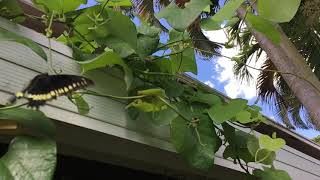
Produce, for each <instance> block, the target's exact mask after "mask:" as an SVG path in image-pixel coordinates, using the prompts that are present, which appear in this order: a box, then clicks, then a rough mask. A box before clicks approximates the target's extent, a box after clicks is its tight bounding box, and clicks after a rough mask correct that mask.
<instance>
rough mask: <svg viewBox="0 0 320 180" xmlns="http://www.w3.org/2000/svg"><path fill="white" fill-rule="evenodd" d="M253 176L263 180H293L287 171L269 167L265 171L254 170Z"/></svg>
mask: <svg viewBox="0 0 320 180" xmlns="http://www.w3.org/2000/svg"><path fill="white" fill-rule="evenodd" d="M253 175H255V176H256V177H259V179H261V180H279V179H281V180H291V177H290V176H289V174H288V173H287V172H286V171H283V170H278V169H274V168H267V167H264V170H260V169H255V170H253Z"/></svg>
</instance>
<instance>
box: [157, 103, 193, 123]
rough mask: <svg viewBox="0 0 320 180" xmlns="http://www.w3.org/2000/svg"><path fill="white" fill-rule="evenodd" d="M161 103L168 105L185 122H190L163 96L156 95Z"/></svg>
mask: <svg viewBox="0 0 320 180" xmlns="http://www.w3.org/2000/svg"><path fill="white" fill-rule="evenodd" d="M158 98H159V99H160V100H161V101H162V102H163V103H165V104H166V105H167V106H168V107H170V108H171V109H172V110H173V111H174V112H175V113H177V114H178V115H179V116H180V117H181V118H182V119H184V120H185V121H186V122H188V123H189V122H190V120H189V119H188V118H187V117H185V116H184V115H183V114H182V113H180V112H179V111H178V110H177V109H176V108H175V107H173V106H172V105H171V104H170V103H168V102H167V101H166V100H165V99H164V98H162V97H158Z"/></svg>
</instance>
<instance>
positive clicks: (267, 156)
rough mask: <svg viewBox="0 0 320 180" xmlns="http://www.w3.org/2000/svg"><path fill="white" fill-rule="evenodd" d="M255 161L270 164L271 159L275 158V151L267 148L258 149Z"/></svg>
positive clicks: (271, 162)
mask: <svg viewBox="0 0 320 180" xmlns="http://www.w3.org/2000/svg"><path fill="white" fill-rule="evenodd" d="M256 159H257V162H260V163H262V164H265V165H272V164H273V161H274V160H275V159H276V153H275V152H274V151H269V150H267V149H260V150H259V152H258V153H257V157H256Z"/></svg>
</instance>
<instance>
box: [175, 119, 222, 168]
mask: <svg viewBox="0 0 320 180" xmlns="http://www.w3.org/2000/svg"><path fill="white" fill-rule="evenodd" d="M199 119H200V123H199V124H198V125H197V131H198V133H199V136H198V135H197V132H196V129H195V128H194V127H192V126H189V125H188V124H187V122H186V121H185V120H183V119H181V118H180V117H178V118H176V119H174V120H173V121H172V122H171V142H172V143H173V145H174V146H175V148H176V150H177V152H179V153H180V154H181V155H182V156H183V157H184V158H185V159H186V160H187V162H188V163H189V164H190V165H192V166H193V167H196V168H199V169H202V170H209V169H210V168H211V167H212V166H213V164H214V153H215V151H216V150H217V149H218V147H220V145H221V140H220V139H219V137H218V136H217V135H216V134H215V130H214V128H213V126H212V122H211V121H210V120H209V119H208V118H206V117H205V116H204V117H199ZM200 141H201V142H200Z"/></svg>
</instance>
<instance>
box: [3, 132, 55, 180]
mask: <svg viewBox="0 0 320 180" xmlns="http://www.w3.org/2000/svg"><path fill="white" fill-rule="evenodd" d="M56 154H57V149H56V144H55V142H53V141H51V140H48V139H41V138H35V137H16V138H15V139H13V140H12V142H11V144H10V146H9V151H8V152H7V153H6V154H5V155H4V156H3V157H2V158H1V159H0V178H1V179H8V180H9V179H12V180H13V179H25V180H34V179H38V180H47V179H52V178H53V173H54V170H55V166H56V161H57V160H56Z"/></svg>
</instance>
